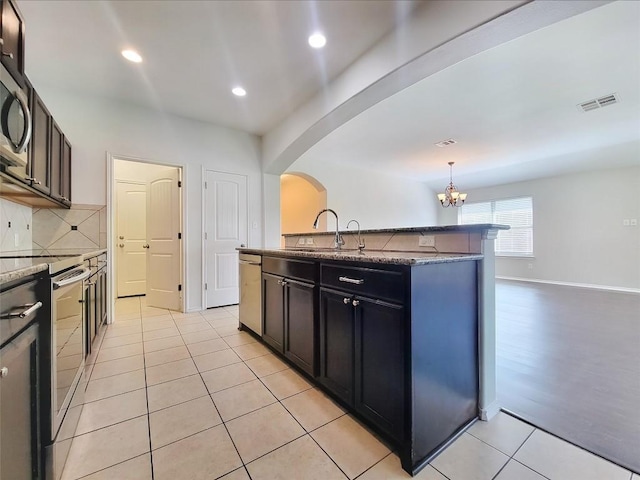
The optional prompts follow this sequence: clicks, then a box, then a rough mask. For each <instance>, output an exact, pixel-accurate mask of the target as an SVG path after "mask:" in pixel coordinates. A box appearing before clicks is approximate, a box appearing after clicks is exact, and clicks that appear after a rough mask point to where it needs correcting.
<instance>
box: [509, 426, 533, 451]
mask: <svg viewBox="0 0 640 480" xmlns="http://www.w3.org/2000/svg"><path fill="white" fill-rule="evenodd" d="M536 430H537V428H535V427H534V428H533V430H532V431H531V433H530V434H529V435H527V438H525V439H524V442H522V443H521V444H520V446H519V447H518V448H516V451H515V452H513V455H511V458H513V457H515V456H516V454H517V453H518V452H519V451H520V449H521V448H522V447H524V444H525V443H527V440H529V439H530V438H531V436H532V435H533V434H534V433H536Z"/></svg>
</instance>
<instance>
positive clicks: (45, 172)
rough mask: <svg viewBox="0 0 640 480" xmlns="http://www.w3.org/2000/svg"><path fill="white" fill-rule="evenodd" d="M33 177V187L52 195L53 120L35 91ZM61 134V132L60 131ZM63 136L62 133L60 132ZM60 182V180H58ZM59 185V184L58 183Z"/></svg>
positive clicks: (59, 142) (33, 102)
mask: <svg viewBox="0 0 640 480" xmlns="http://www.w3.org/2000/svg"><path fill="white" fill-rule="evenodd" d="M31 115H32V119H33V120H32V132H31V175H30V177H29V178H28V179H27V180H29V181H30V182H31V186H32V187H33V188H35V189H37V190H39V191H41V192H42V193H44V194H47V195H49V194H51V170H52V169H51V164H52V160H53V159H52V155H51V154H52V148H51V147H52V144H51V127H52V124H53V119H52V118H51V114H50V113H49V110H47V107H46V106H45V104H44V102H43V101H42V99H41V98H40V97H39V96H38V94H37V93H36V91H35V90H34V89H32V90H31ZM58 132H59V130H58ZM59 135H61V132H59ZM60 138H61V137H60V136H59V137H58V140H59V141H58V145H57V148H54V150H57V154H56V160H57V162H58V165H57V167H56V171H57V175H58V177H59V175H60V158H61V152H60V147H61V141H60ZM58 180H59V179H58ZM58 183H59V182H58Z"/></svg>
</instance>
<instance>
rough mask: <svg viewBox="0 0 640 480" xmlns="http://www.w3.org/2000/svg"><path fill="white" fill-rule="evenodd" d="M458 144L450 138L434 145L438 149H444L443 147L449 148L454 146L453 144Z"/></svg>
mask: <svg viewBox="0 0 640 480" xmlns="http://www.w3.org/2000/svg"><path fill="white" fill-rule="evenodd" d="M456 143H458V142H456V141H455V140H454V139H453V138H450V139H448V140H442V141H441V142H438V143H435V144H434V145H435V146H436V147H440V148H443V147H448V146H449V145H453V144H456Z"/></svg>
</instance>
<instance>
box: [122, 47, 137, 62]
mask: <svg viewBox="0 0 640 480" xmlns="http://www.w3.org/2000/svg"><path fill="white" fill-rule="evenodd" d="M122 56H123V57H124V58H126V59H127V60H129V61H130V62H134V63H140V62H141V61H142V57H141V56H140V54H139V53H138V52H136V51H135V50H123V51H122Z"/></svg>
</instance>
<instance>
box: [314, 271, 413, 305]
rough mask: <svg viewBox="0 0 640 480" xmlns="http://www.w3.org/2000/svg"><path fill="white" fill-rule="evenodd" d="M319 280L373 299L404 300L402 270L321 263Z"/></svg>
mask: <svg viewBox="0 0 640 480" xmlns="http://www.w3.org/2000/svg"><path fill="white" fill-rule="evenodd" d="M320 282H321V283H322V285H325V286H328V287H334V288H339V289H341V290H346V291H349V292H353V293H356V294H359V295H363V296H367V297H370V298H373V299H385V300H394V301H397V302H402V301H404V292H405V286H404V275H403V273H402V272H394V271H390V270H376V269H373V268H361V267H346V266H340V265H324V264H323V265H320Z"/></svg>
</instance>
